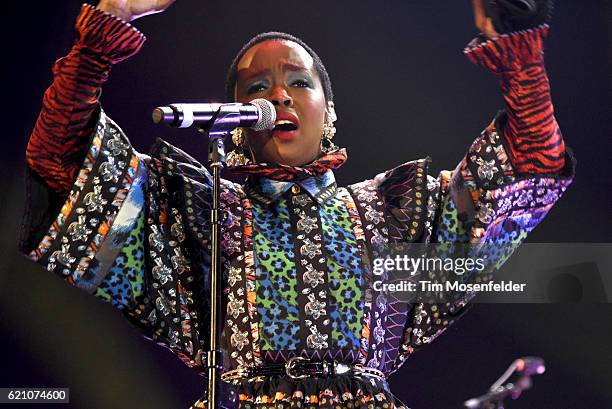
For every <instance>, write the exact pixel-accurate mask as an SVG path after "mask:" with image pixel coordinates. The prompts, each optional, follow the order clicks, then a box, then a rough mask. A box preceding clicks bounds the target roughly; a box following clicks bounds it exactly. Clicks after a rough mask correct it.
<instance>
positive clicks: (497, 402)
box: [463, 357, 545, 409]
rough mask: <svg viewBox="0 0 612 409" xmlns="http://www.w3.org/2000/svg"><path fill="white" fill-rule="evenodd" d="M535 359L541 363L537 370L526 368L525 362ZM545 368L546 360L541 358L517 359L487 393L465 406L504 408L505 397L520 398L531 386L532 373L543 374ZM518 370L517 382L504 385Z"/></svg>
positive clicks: (464, 404)
mask: <svg viewBox="0 0 612 409" xmlns="http://www.w3.org/2000/svg"><path fill="white" fill-rule="evenodd" d="M534 359H537V360H539V362H538V363H539V365H538V366H537V367H536V368H535V370H525V362H526V361H527V360H534ZM544 370H545V367H544V361H543V360H542V359H541V358H529V357H527V358H521V359H517V360H515V361H514V362H513V363H512V364H511V365H510V367H509V368H508V369H506V372H504V374H503V375H502V376H501V377H500V378H499V379H498V380H497V381H495V383H494V384H493V385H491V387H490V388H489V390H488V392H487V393H486V394H484V395H482V396H479V397H477V398H472V399H469V400H467V401H465V402H463V407H464V408H465V409H504V399H506V398H507V397H508V396H510V397H511V398H512V399H518V398H519V396H520V395H521V393H522V392H523V391H524V390H527V389H529V388H531V386H532V382H531V375H539V374H542V373H544ZM517 372H518V373H519V374H520V375H521V376H520V378H518V380H517V381H516V382H508V383H506V384H505V385H504V382H506V381H507V380H508V379H509V378H510V376H512V375H513V374H514V373H517Z"/></svg>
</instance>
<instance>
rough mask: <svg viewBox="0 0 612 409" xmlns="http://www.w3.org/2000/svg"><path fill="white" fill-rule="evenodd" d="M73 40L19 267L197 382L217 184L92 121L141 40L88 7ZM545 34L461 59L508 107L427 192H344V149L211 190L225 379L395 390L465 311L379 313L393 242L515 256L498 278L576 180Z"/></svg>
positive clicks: (43, 139)
mask: <svg viewBox="0 0 612 409" xmlns="http://www.w3.org/2000/svg"><path fill="white" fill-rule="evenodd" d="M77 30H78V33H79V37H78V39H77V42H76V44H75V46H74V48H73V50H72V51H71V53H70V54H69V55H68V56H67V57H65V58H64V59H62V60H59V61H58V63H57V64H56V66H55V69H54V73H55V79H54V83H53V85H52V86H51V87H50V88H49V90H48V91H47V92H46V94H45V100H44V103H43V110H42V112H41V115H40V118H39V121H38V122H37V124H36V128H35V130H34V132H33V135H32V137H31V140H30V144H29V146H28V164H29V168H30V174H31V196H30V200H29V203H30V206H29V210H28V211H27V212H26V225H25V230H24V236H23V240H22V250H23V251H24V252H25V253H26V254H28V255H29V257H30V258H31V259H33V260H35V261H36V262H38V263H40V264H41V265H42V266H43V267H44V268H45V269H47V270H48V271H50V272H53V273H56V274H58V275H59V276H60V277H62V278H63V279H65V280H66V281H67V282H69V283H70V284H72V285H75V286H77V287H79V288H82V289H83V290H85V291H88V292H90V293H92V294H94V295H96V296H97V297H100V298H102V299H104V300H107V301H109V302H111V303H112V304H113V305H114V306H116V307H117V308H118V309H120V310H121V311H122V312H123V313H124V314H125V316H126V317H127V318H128V319H129V320H130V321H131V322H133V323H134V324H135V325H136V326H137V327H138V328H139V329H140V330H141V331H142V333H143V334H144V335H145V336H147V337H149V338H152V339H154V340H155V341H156V342H158V343H160V344H162V345H164V346H167V347H169V348H170V349H171V350H172V351H173V352H174V353H176V354H177V355H178V356H179V357H180V358H181V359H182V360H183V361H184V362H185V363H186V364H187V365H189V366H190V367H192V368H194V369H195V370H197V371H203V366H202V362H201V357H202V351H203V350H206V348H207V342H208V341H207V339H208V331H207V329H206V326H207V322H208V321H207V311H208V306H207V296H206V294H207V286H208V275H209V263H210V252H209V249H210V240H209V233H210V221H209V219H210V217H209V214H208V211H209V209H210V200H211V199H210V197H211V176H210V174H209V172H208V171H207V170H206V168H205V167H204V166H202V165H201V164H200V163H198V161H196V160H195V159H193V158H192V157H190V156H189V155H188V154H186V153H185V152H182V151H181V150H179V149H177V148H175V147H173V146H172V145H170V144H168V143H166V142H164V141H162V140H158V141H157V143H156V145H155V146H154V148H153V150H152V151H151V153H150V155H148V156H147V155H143V154H140V153H138V152H136V151H135V150H134V149H133V148H132V146H131V145H130V142H129V140H128V139H127V138H126V136H125V135H124V134H123V132H122V131H121V129H120V128H119V127H118V126H117V125H116V124H115V123H114V122H113V121H112V120H111V119H110V118H109V117H108V116H107V115H106V114H105V113H104V112H103V111H102V110H101V109H100V107H99V102H98V99H97V98H98V95H99V89H100V87H101V85H102V83H103V82H104V81H105V80H106V78H107V75H108V70H109V69H110V67H111V66H112V65H113V64H114V63H116V62H118V61H121V60H123V59H125V58H127V57H129V56H130V55H132V54H133V53H135V52H136V51H138V49H139V48H140V46H141V45H142V43H143V41H144V37H143V36H142V35H141V34H140V33H139V32H137V30H135V29H134V28H132V27H131V26H129V25H128V24H127V23H125V22H122V21H120V20H119V19H116V18H114V17H112V16H110V15H108V14H106V13H103V12H101V11H99V10H95V9H93V8H92V7H90V6H84V7H83V10H82V12H81V14H80V16H79V19H78V22H77ZM547 30H548V27H547V26H541V27H539V28H537V29H534V30H529V31H524V32H518V33H512V34H510V35H505V36H502V37H500V38H498V39H496V40H489V41H484V40H483V39H482V38H478V39H476V40H475V41H474V42H472V43H471V44H470V45H469V46H468V48H467V49H466V54H467V56H468V58H469V59H470V60H472V61H473V62H474V63H477V64H479V65H481V66H484V67H486V68H487V69H489V70H490V71H492V72H494V73H495V74H496V75H497V76H498V77H499V78H500V82H501V84H502V91H503V95H504V98H505V100H506V103H507V105H506V110H505V111H504V112H502V113H500V114H498V115H497V117H496V118H495V120H494V121H493V122H492V123H491V124H490V125H489V126H488V127H487V128H486V129H485V130H484V131H483V132H482V134H481V135H480V136H478V138H477V139H476V140H475V142H474V143H473V144H472V145H471V146H470V147H469V149H468V152H467V154H466V156H465V157H464V158H463V160H462V161H461V162H460V163H459V165H458V166H457V167H456V169H455V170H454V171H451V172H442V173H441V174H440V175H435V176H434V175H430V172H429V170H428V163H429V160H428V159H425V160H416V161H413V162H408V163H405V164H403V165H400V166H398V167H396V168H394V169H391V170H389V171H387V172H384V173H381V174H379V175H376V176H375V177H373V178H372V179H369V180H366V181H364V182H361V183H357V184H354V185H350V186H348V187H338V186H337V185H336V182H335V179H334V173H333V170H332V169H335V168H337V167H338V166H340V165H341V164H342V163H343V162H344V160H345V159H346V154H345V152H344V151H343V150H340V151H336V152H334V153H332V154H329V155H326V156H324V157H322V158H320V159H319V160H317V161H316V162H315V163H314V164H311V165H309V166H307V167H305V168H289V167H286V166H273V165H265V164H259V165H256V166H245V167H242V168H236V169H235V171H236V172H242V173H243V174H248V178H247V182H246V183H245V184H237V183H233V182H230V181H227V180H224V181H223V182H222V186H223V189H222V191H223V192H222V207H223V210H224V211H225V212H227V214H228V217H227V219H226V221H225V223H224V225H223V228H222V237H223V241H222V253H223V279H224V280H223V281H224V290H225V292H224V305H225V306H226V309H225V311H224V313H225V328H224V333H223V337H224V338H223V339H224V341H223V344H224V350H225V351H226V353H225V355H224V358H225V362H224V369H226V370H227V369H233V368H237V367H241V366H253V365H259V364H262V363H265V362H282V361H285V360H286V359H288V358H289V357H292V356H296V355H301V356H306V357H312V358H316V359H336V360H339V361H342V362H345V363H354V364H355V363H357V364H362V365H366V366H369V367H373V368H377V369H379V370H381V371H382V372H384V373H385V374H386V375H390V374H391V373H393V372H394V371H396V370H397V369H398V368H399V367H400V366H401V365H402V363H403V362H404V361H405V360H406V358H408V357H409V356H410V354H412V353H413V352H414V351H415V350H417V349H419V348H420V347H422V346H423V345H425V344H428V343H430V342H431V341H432V340H433V339H434V338H435V337H436V336H438V335H439V334H440V333H441V332H443V331H444V330H445V329H446V328H447V327H448V326H449V325H450V324H451V323H453V322H454V321H455V320H456V319H457V318H458V317H460V316H461V315H462V314H463V313H464V312H465V310H466V307H465V306H466V304H467V302H468V301H469V300H470V298H471V294H467V293H466V294H457V296H456V297H455V298H454V299H453V301H452V302H447V303H442V304H426V303H402V302H399V301H397V300H395V301H393V300H391V299H389V298H387V297H386V296H385V294H383V293H381V292H378V291H375V290H374V289H373V288H372V281H373V280H374V277H373V273H372V260H374V259H376V258H380V257H384V256H385V255H387V254H388V249H389V246H391V245H393V244H394V243H425V242H455V243H488V244H493V245H497V246H501V247H504V248H505V249H509V250H508V251H506V252H505V253H504V254H502V255H499V256H498V257H497V258H496V259H495V260H494V261H492V262H491V263H492V264H491V265H490V266H489V267H490V269H491V271H493V270H494V269H495V268H497V267H498V265H499V264H500V263H502V262H503V261H504V260H505V259H506V258H507V257H508V256H509V255H510V253H511V252H512V250H513V249H514V248H516V246H518V245H519V244H520V243H521V242H522V241H523V240H524V239H525V237H526V236H527V234H528V233H529V232H530V231H531V230H532V229H533V228H534V227H535V226H536V225H537V224H538V223H539V222H540V221H541V220H542V218H543V217H544V216H545V215H546V213H547V212H548V211H549V210H550V208H551V206H552V205H553V204H554V203H555V202H556V201H557V200H558V199H559V197H560V196H561V195H562V193H563V192H564V191H565V189H566V188H567V186H568V185H569V184H570V183H571V180H572V177H573V166H574V163H573V159H572V158H571V157H570V156H569V154H568V153H567V152H566V150H565V147H564V145H563V140H562V139H561V135H560V133H559V130H558V126H557V123H556V121H555V119H554V116H553V111H552V105H551V102H550V94H549V88H548V80H547V78H546V72H545V70H544V66H543V55H542V41H543V37H544V36H545V35H546V33H547ZM83 157H84V159H83ZM79 162H81V163H79ZM58 198H62V199H61V200H60V199H58ZM45 202H46V203H45Z"/></svg>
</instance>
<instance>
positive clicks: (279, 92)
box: [270, 86, 293, 107]
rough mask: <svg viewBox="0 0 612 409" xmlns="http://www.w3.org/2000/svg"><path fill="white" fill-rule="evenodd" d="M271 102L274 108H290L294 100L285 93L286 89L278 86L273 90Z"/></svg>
mask: <svg viewBox="0 0 612 409" xmlns="http://www.w3.org/2000/svg"><path fill="white" fill-rule="evenodd" d="M270 102H272V105H274V106H281V105H282V106H286V107H290V106H292V105H293V98H291V96H290V95H289V94H288V93H287V91H285V89H284V88H283V87H281V86H276V87H274V89H273V90H272V95H270Z"/></svg>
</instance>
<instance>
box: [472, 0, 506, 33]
mask: <svg viewBox="0 0 612 409" xmlns="http://www.w3.org/2000/svg"><path fill="white" fill-rule="evenodd" d="M484 1H489V0H484ZM482 2H483V0H472V8H473V9H474V22H475V24H476V28H478V29H479V30H480V32H481V33H483V34H484V35H486V36H487V37H489V38H495V37H499V33H498V32H497V31H495V27H494V26H493V21H492V20H491V19H490V18H489V17H487V15H486V13H485V9H484V6H483V5H482Z"/></svg>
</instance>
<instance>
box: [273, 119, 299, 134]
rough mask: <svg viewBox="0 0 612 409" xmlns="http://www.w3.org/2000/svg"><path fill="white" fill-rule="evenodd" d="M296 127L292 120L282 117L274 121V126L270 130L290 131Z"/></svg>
mask: <svg viewBox="0 0 612 409" xmlns="http://www.w3.org/2000/svg"><path fill="white" fill-rule="evenodd" d="M297 128H298V127H297V125H296V124H294V123H293V122H291V121H288V120H286V119H282V120H280V121H277V122H276V124H275V125H274V128H272V131H282V132H290V131H295V130H296V129H297Z"/></svg>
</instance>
